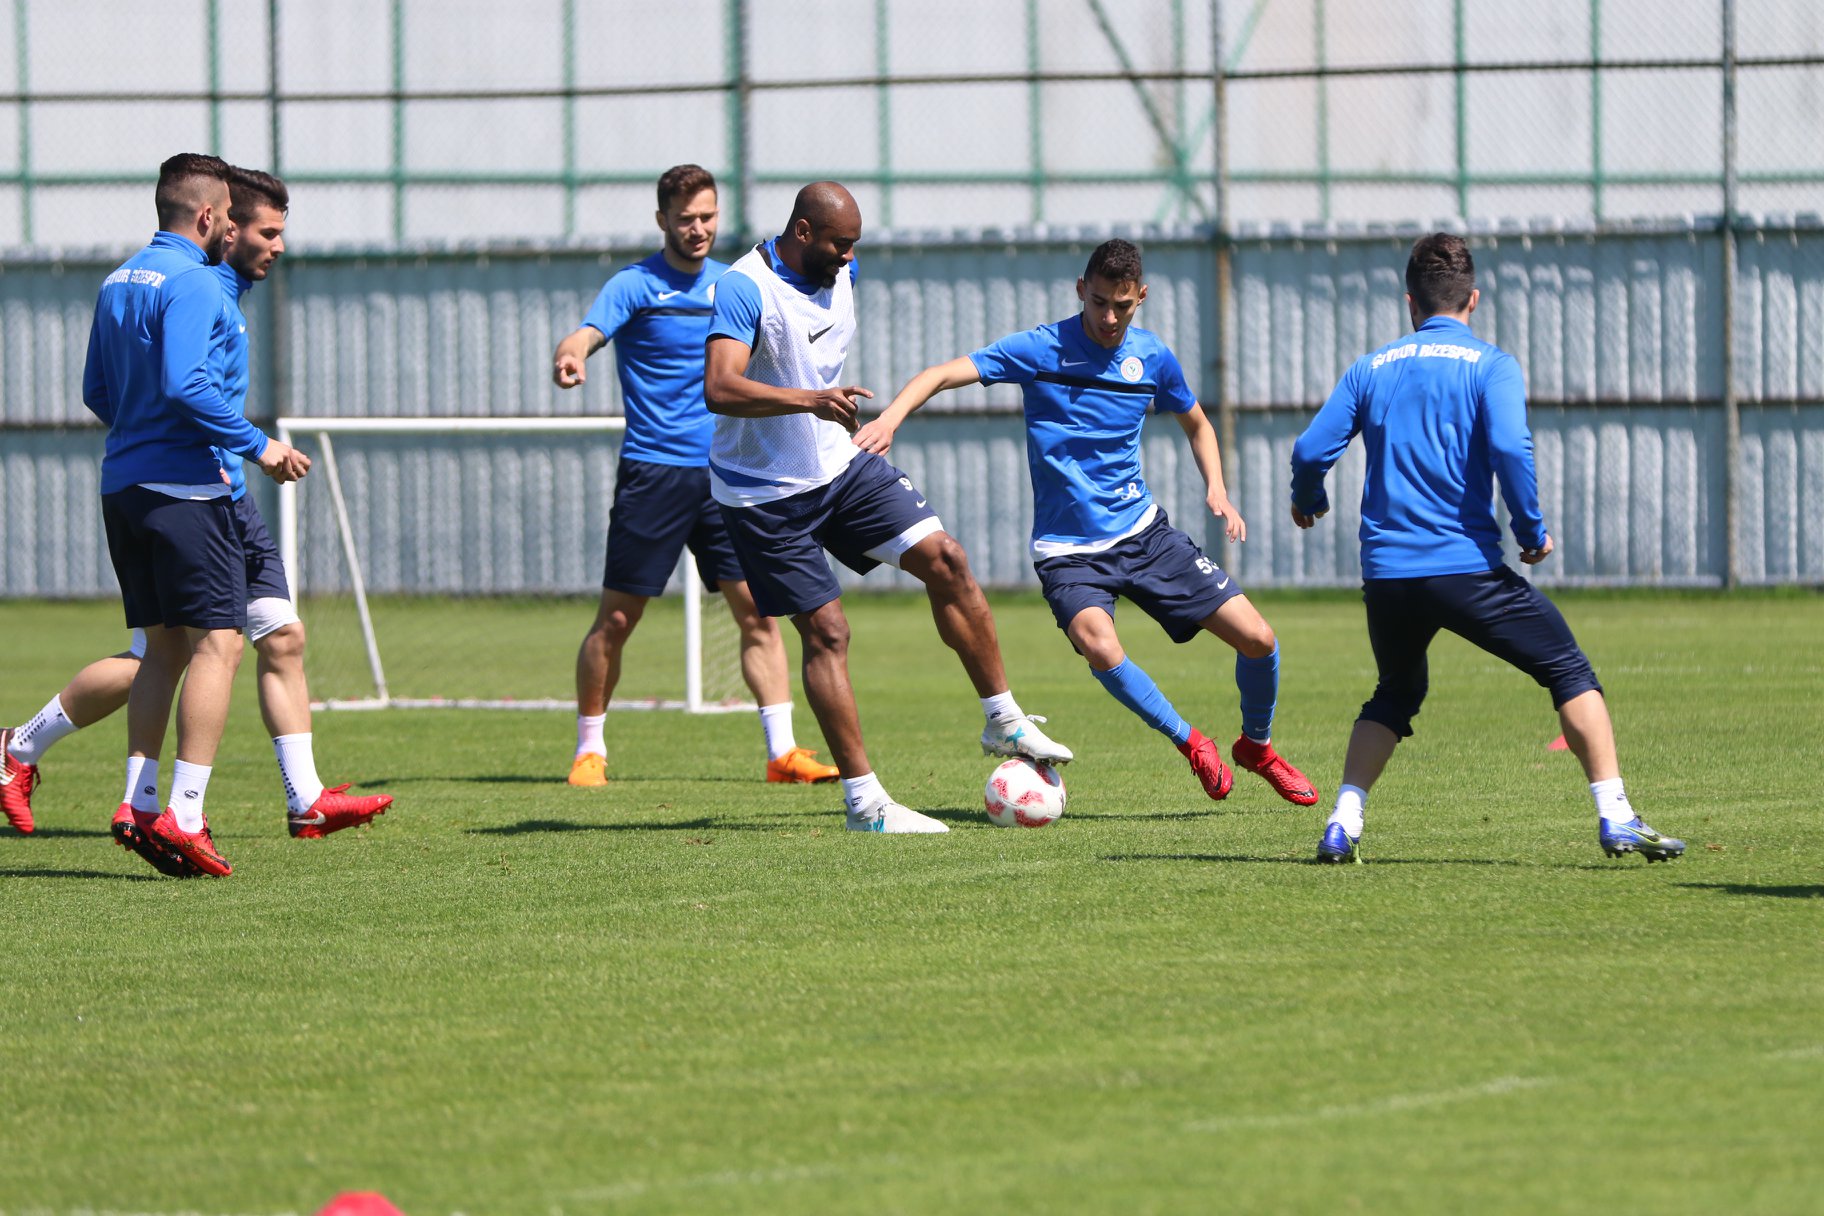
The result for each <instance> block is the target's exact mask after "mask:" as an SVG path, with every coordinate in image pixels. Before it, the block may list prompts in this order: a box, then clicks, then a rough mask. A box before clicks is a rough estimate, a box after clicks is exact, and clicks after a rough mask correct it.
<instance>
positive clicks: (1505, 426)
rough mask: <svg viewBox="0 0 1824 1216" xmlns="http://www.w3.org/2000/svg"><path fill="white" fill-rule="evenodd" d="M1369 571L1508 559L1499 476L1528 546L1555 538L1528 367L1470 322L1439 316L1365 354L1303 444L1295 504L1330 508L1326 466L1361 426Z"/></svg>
mask: <svg viewBox="0 0 1824 1216" xmlns="http://www.w3.org/2000/svg"><path fill="white" fill-rule="evenodd" d="M1358 432H1359V433H1360V434H1361V436H1362V443H1363V446H1365V447H1366V448H1367V451H1368V471H1367V478H1366V481H1365V483H1364V485H1363V487H1362V528H1361V540H1362V577H1363V578H1423V577H1427V576H1430V575H1437V574H1469V573H1473V572H1476V571H1481V570H1494V569H1497V568H1498V567H1500V565H1501V564H1502V562H1501V532H1500V529H1499V528H1498V527H1497V526H1496V524H1495V508H1494V491H1493V479H1494V478H1495V477H1499V478H1500V479H1501V497H1502V499H1503V500H1504V501H1505V502H1506V503H1507V511H1508V514H1509V515H1510V516H1512V522H1513V530H1514V539H1516V540H1517V541H1519V542H1520V546H1521V548H1523V549H1536V548H1538V547H1539V546H1540V545H1543V544H1544V543H1545V520H1544V518H1543V517H1542V516H1541V515H1540V513H1539V488H1538V479H1537V476H1536V475H1535V473H1534V470H1533V436H1532V432H1530V431H1529V430H1528V429H1527V426H1526V385H1525V383H1524V381H1523V380H1522V378H1521V375H1520V365H1519V364H1518V363H1516V362H1515V361H1514V358H1513V356H1512V355H1509V354H1508V353H1507V352H1506V351H1504V350H1502V349H1501V348H1500V347H1498V346H1495V345H1493V344H1491V343H1488V342H1483V341H1481V340H1479V339H1478V338H1477V337H1476V336H1475V335H1474V334H1473V333H1471V332H1470V329H1469V326H1467V325H1465V324H1463V323H1462V322H1461V321H1457V320H1453V319H1452V318H1450V317H1432V318H1431V319H1430V320H1429V321H1426V322H1425V324H1423V325H1421V326H1419V329H1418V332H1417V333H1415V334H1413V335H1412V336H1410V337H1407V338H1401V339H1400V340H1399V341H1397V342H1391V343H1389V344H1388V345H1386V346H1383V347H1381V348H1380V349H1379V350H1376V351H1372V352H1370V353H1369V354H1366V355H1363V356H1362V357H1361V358H1360V359H1357V360H1356V361H1355V363H1354V364H1352V365H1351V366H1350V368H1349V370H1348V371H1346V372H1344V373H1343V378H1342V380H1341V381H1340V382H1339V383H1338V384H1337V386H1336V390H1335V391H1334V392H1332V393H1331V394H1330V399H1329V400H1328V401H1326V402H1325V403H1324V407H1323V408H1322V409H1321V410H1319V411H1318V412H1317V417H1315V418H1313V419H1312V420H1311V425H1310V426H1308V427H1306V428H1305V433H1304V434H1303V435H1300V436H1299V437H1298V442H1297V443H1296V444H1294V445H1293V448H1292V506H1293V507H1294V509H1296V510H1298V511H1300V512H1303V513H1305V514H1311V513H1312V512H1314V511H1319V510H1324V509H1327V508H1328V507H1329V505H1330V500H1329V498H1328V497H1327V496H1326V495H1325V493H1324V474H1325V473H1327V472H1329V470H1330V466H1331V465H1333V464H1335V463H1336V462H1337V459H1338V458H1339V457H1341V456H1342V454H1343V450H1344V449H1345V448H1347V447H1348V446H1349V440H1350V439H1352V438H1353V437H1354V436H1355V435H1356V434H1357V433H1358Z"/></svg>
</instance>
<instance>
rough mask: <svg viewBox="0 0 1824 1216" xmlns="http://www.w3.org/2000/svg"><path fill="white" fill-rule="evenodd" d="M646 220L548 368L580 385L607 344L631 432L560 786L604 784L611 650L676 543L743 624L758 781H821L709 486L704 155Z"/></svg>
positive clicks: (710, 196) (712, 236) (709, 211)
mask: <svg viewBox="0 0 1824 1216" xmlns="http://www.w3.org/2000/svg"><path fill="white" fill-rule="evenodd" d="M658 195H659V210H658V213H657V215H656V216H655V218H656V219H657V221H658V225H659V231H660V232H662V233H664V234H665V244H664V248H662V249H660V250H659V252H657V253H655V254H653V255H652V256H651V257H649V258H646V259H645V260H644V261H640V262H635V263H634V264H633V265H631V266H626V267H623V268H622V269H620V270H618V271H616V272H615V274H614V276H613V277H612V278H610V279H609V280H608V282H607V283H606V284H605V285H604V286H603V287H602V290H601V294H599V295H598V296H596V298H595V303H594V305H592V306H591V307H590V309H589V314H588V316H586V317H584V318H583V324H582V326H581V327H580V328H579V329H577V330H576V332H575V333H572V334H571V335H570V336H569V337H567V338H565V339H564V340H563V341H562V342H560V343H559V344H558V347H557V354H556V357H555V366H554V367H553V369H552V379H553V380H555V381H556V383H557V386H558V387H559V388H575V387H576V386H577V385H579V384H581V383H583V380H584V377H585V373H584V366H583V365H584V361H585V360H586V359H588V358H589V356H590V355H592V354H594V353H595V352H596V351H598V350H600V349H601V348H602V347H604V346H606V345H607V344H608V343H609V342H613V343H614V351H615V363H616V370H617V371H618V372H619V374H620V380H621V398H622V401H623V402H624V407H625V409H626V413H627V430H626V433H625V438H623V439H622V441H621V458H620V463H619V465H618V466H617V467H616V469H615V477H614V506H613V508H612V510H611V512H610V514H609V517H608V557H607V561H606V566H605V569H604V571H603V573H602V601H601V605H600V606H599V607H598V608H597V610H596V614H595V623H594V624H593V625H591V626H590V627H589V633H588V634H587V636H585V637H584V638H583V644H582V646H581V648H580V649H579V650H578V651H577V655H576V755H575V757H574V758H573V759H572V760H571V764H570V784H571V785H581V786H597V785H606V784H607V783H608V776H607V765H608V746H607V743H606V742H605V740H604V739H603V737H602V727H603V723H604V721H605V719H606V717H607V713H608V702H609V700H610V698H612V697H613V696H614V686H615V685H616V684H617V683H619V682H620V677H621V651H622V649H623V648H624V647H625V646H626V645H627V639H628V638H629V637H631V636H632V635H633V630H634V627H635V626H636V625H638V624H639V623H640V617H641V616H642V615H643V614H644V613H645V611H646V601H647V600H649V599H651V598H652V597H653V596H655V595H659V594H661V593H662V592H663V591H664V590H665V584H666V582H668V581H669V580H670V578H671V572H672V570H674V569H675V568H676V567H677V564H678V557H679V555H680V554H682V553H683V551H684V549H685V547H686V546H688V547H689V548H690V551H691V553H693V554H694V555H695V556H696V561H697V572H698V573H699V574H700V575H702V577H703V585H704V586H706V587H708V588H709V589H710V590H712V591H714V590H717V589H718V588H720V590H721V592H722V596H723V598H724V599H725V600H727V601H728V609H729V612H730V613H731V614H733V616H734V619H735V624H736V626H737V627H738V628H739V629H740V631H741V674H742V677H743V678H744V679H745V680H746V681H747V686H748V688H749V689H751V690H752V691H753V694H754V701H755V703H756V704H757V705H759V707H760V726H761V729H762V730H763V731H764V732H765V733H766V750H767V762H766V779H767V780H768V781H770V782H787V783H796V782H826V781H834V780H836V769H835V767H834V766H832V765H828V764H824V763H823V762H821V761H820V760H818V759H817V758H816V756H815V754H814V753H812V752H811V751H810V750H809V749H808V748H803V747H799V746H798V740H797V738H796V736H795V733H794V731H793V729H792V701H791V695H792V685H791V677H790V676H789V675H788V674H787V672H786V663H785V643H784V641H783V640H782V639H781V638H780V636H779V625H778V623H777V622H776V621H774V620H773V619H772V618H771V617H767V616H762V615H760V613H759V611H758V610H756V609H755V607H754V597H753V593H752V592H751V591H749V589H748V586H747V576H746V575H745V574H743V573H742V570H741V562H740V560H739V559H738V558H737V557H736V556H735V550H734V545H733V544H732V542H730V540H729V538H728V527H727V525H725V524H724V523H723V522H722V513H721V512H720V511H719V510H718V509H717V508H716V504H715V502H714V501H713V500H712V499H711V498H710V495H709V437H710V434H711V432H712V431H713V430H714V429H715V419H714V418H713V417H711V416H710V413H709V410H708V409H707V408H705V407H704V404H703V344H704V341H705V340H706V339H707V337H708V335H709V318H710V314H711V313H712V312H713V311H714V308H715V299H716V283H717V281H718V280H720V279H721V277H722V273H723V272H724V271H725V270H727V269H728V263H726V262H718V261H717V260H716V259H714V258H712V257H710V256H709V251H710V248H711V247H712V246H714V245H715V243H716V221H717V219H718V218H719V212H718V210H717V203H716V179H715V178H714V177H712V176H711V175H710V173H709V171H708V170H707V169H704V168H703V167H702V166H700V165H676V166H673V167H672V168H670V169H667V170H666V171H665V173H664V174H663V175H662V176H661V177H660V178H659V186H658Z"/></svg>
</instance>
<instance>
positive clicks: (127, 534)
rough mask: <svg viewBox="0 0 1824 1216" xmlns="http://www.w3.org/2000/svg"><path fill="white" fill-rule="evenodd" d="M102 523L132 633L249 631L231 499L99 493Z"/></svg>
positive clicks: (141, 490) (135, 489)
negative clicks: (152, 630)
mask: <svg viewBox="0 0 1824 1216" xmlns="http://www.w3.org/2000/svg"><path fill="white" fill-rule="evenodd" d="M101 521H102V524H103V525H104V526H105V527H106V529H107V533H108V556H109V557H111V558H112V559H113V560H114V576H115V578H117V579H119V580H120V600H121V604H122V605H123V606H124V607H125V608H126V610H127V628H129V629H144V628H146V627H148V626H151V625H160V626H163V627H164V628H166V629H176V628H179V627H182V626H189V627H190V628H193V629H244V628H246V627H247V562H246V559H245V557H244V556H243V555H242V551H241V535H240V529H239V527H238V526H237V525H236V523H235V516H234V502H233V501H232V500H231V499H229V498H228V497H227V495H223V496H222V497H220V498H205V499H202V500H200V501H193V500H190V499H184V498H172V497H170V496H169V495H166V494H160V493H158V492H157V491H156V490H148V489H146V488H145V487H144V486H128V487H127V488H126V489H124V490H119V491H116V492H115V493H113V494H103V495H102V496H101Z"/></svg>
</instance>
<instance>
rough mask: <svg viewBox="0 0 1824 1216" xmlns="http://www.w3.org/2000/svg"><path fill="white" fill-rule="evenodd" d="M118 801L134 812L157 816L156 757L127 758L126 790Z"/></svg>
mask: <svg viewBox="0 0 1824 1216" xmlns="http://www.w3.org/2000/svg"><path fill="white" fill-rule="evenodd" d="M120 800H121V801H122V802H126V803H131V804H132V806H133V809H134V810H136V811H143V812H144V813H145V814H148V815H156V814H158V757H156V756H128V757H127V790H126V793H124V794H122V795H121V796H120Z"/></svg>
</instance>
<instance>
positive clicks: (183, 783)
mask: <svg viewBox="0 0 1824 1216" xmlns="http://www.w3.org/2000/svg"><path fill="white" fill-rule="evenodd" d="M213 771H214V770H213V769H212V768H210V766H209V765H207V764H190V763H188V762H187V761H183V760H173V761H172V762H171V813H172V814H173V815H175V816H177V826H178V827H180V828H182V829H183V830H184V831H186V832H200V831H202V830H203V794H204V792H205V791H206V790H208V788H209V774H210V773H211V772H213Z"/></svg>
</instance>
